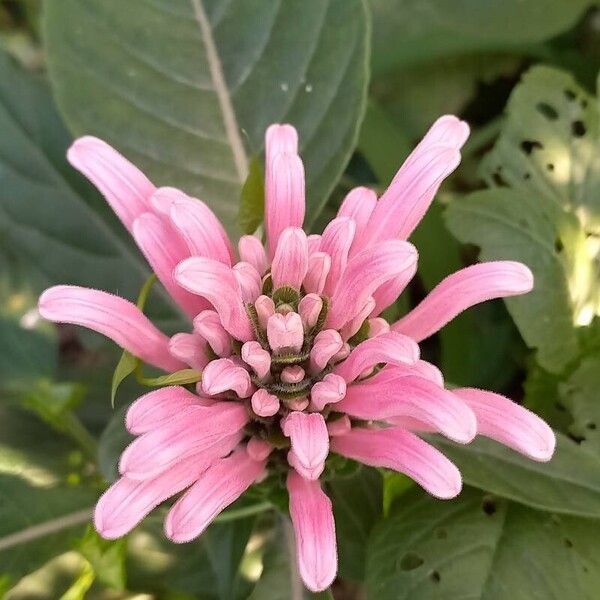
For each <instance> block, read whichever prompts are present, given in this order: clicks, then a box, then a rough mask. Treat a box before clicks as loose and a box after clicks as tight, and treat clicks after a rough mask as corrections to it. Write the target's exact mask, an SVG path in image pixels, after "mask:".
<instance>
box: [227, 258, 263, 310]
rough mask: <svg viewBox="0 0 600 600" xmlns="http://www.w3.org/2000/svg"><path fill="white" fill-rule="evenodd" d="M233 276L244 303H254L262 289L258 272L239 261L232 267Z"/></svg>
mask: <svg viewBox="0 0 600 600" xmlns="http://www.w3.org/2000/svg"><path fill="white" fill-rule="evenodd" d="M233 274H234V275H235V278H236V279H237V282H238V283H239V285H240V290H241V292H242V299H243V300H244V302H252V303H254V301H255V300H256V299H257V298H258V297H259V296H260V292H261V289H262V280H261V277H260V274H259V272H258V271H257V270H256V269H255V268H254V267H253V266H252V265H251V264H250V263H247V262H244V261H240V262H238V263H236V264H235V265H234V266H233Z"/></svg>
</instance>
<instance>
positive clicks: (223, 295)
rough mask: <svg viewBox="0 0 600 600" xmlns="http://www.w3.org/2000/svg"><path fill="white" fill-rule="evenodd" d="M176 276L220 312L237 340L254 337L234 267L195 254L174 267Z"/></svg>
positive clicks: (223, 323) (246, 339) (182, 283)
mask: <svg viewBox="0 0 600 600" xmlns="http://www.w3.org/2000/svg"><path fill="white" fill-rule="evenodd" d="M175 278H176V279H177V281H178V282H179V283H180V284H181V285H182V286H183V287H184V288H185V289H186V290H189V291H190V292H193V293H194V294H199V295H200V296H203V297H204V298H206V299H207V300H208V301H209V302H210V303H211V304H212V305H213V306H214V307H215V310H216V311H217V312H218V313H219V317H220V318H221V324H222V325H223V327H225V329H226V330H227V331H228V332H229V333H230V334H231V335H232V336H233V337H234V338H236V339H238V340H240V341H242V342H247V341H248V340H251V339H252V338H253V336H254V334H253V331H252V327H251V325H250V320H249V319H248V314H247V313H246V309H245V307H244V303H243V301H242V291H241V289H240V284H239V283H238V281H237V279H236V277H235V275H234V273H233V270H232V269H231V268H230V267H228V266H227V265H224V264H223V263H221V262H218V261H216V260H212V259H210V258H202V257H196V256H194V257H192V258H188V259H186V260H184V261H183V262H182V263H180V264H179V265H178V266H177V268H176V269H175Z"/></svg>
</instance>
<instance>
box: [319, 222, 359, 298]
mask: <svg viewBox="0 0 600 600" xmlns="http://www.w3.org/2000/svg"><path fill="white" fill-rule="evenodd" d="M355 232H356V223H355V222H354V221H353V220H352V219H351V218H350V217H338V218H337V219H333V221H331V223H329V225H327V227H325V231H324V232H323V236H322V238H321V246H320V250H321V252H326V253H327V254H329V256H330V257H331V267H330V269H329V275H328V276H327V281H326V282H325V288H324V289H323V291H324V292H325V294H326V295H327V296H331V294H332V293H333V291H334V290H335V287H336V285H337V282H338V281H339V279H340V277H341V275H342V273H343V272H344V269H345V268H346V264H347V263H348V253H349V252H350V246H351V245H352V240H353V239H354V233H355Z"/></svg>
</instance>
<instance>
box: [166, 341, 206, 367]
mask: <svg viewBox="0 0 600 600" xmlns="http://www.w3.org/2000/svg"><path fill="white" fill-rule="evenodd" d="M169 350H170V352H171V354H172V355H173V356H174V357H175V358H177V359H178V360H181V361H183V362H184V363H187V364H188V365H189V366H190V367H192V369H196V370H197V371H202V369H203V368H204V367H205V366H206V365H207V364H208V362H209V360H210V358H209V356H208V353H207V351H206V350H207V348H206V342H205V341H204V340H203V339H202V338H201V337H200V336H199V335H196V334H195V333H176V334H175V335H174V336H173V337H172V338H171V339H170V340H169Z"/></svg>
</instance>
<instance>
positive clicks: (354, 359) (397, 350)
mask: <svg viewBox="0 0 600 600" xmlns="http://www.w3.org/2000/svg"><path fill="white" fill-rule="evenodd" d="M418 358H419V346H417V344H416V343H415V342H413V340H411V339H410V338H409V337H406V336H405V335H400V334H397V333H396V332H394V331H390V332H389V333H383V334H381V335H378V336H377V337H374V338H370V339H368V340H365V341H364V342H361V343H360V344H358V346H356V347H355V348H354V350H353V351H352V352H351V353H350V356H349V357H348V358H347V359H346V360H345V361H344V362H342V363H340V364H339V365H337V366H336V367H335V369H334V373H336V374H338V375H340V376H341V377H343V378H344V380H345V381H347V382H351V381H354V380H355V379H356V378H357V377H358V376H359V375H360V374H361V373H362V372H363V371H364V370H366V369H370V368H371V367H374V366H375V365H377V364H378V363H387V364H391V365H396V364H414V363H415V362H416V361H417V360H418Z"/></svg>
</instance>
